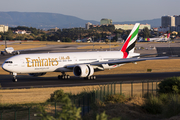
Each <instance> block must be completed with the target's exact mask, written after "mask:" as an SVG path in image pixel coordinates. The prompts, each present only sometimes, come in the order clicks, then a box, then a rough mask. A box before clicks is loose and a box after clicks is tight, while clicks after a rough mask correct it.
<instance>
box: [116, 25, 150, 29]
mask: <svg viewBox="0 0 180 120" xmlns="http://www.w3.org/2000/svg"><path fill="white" fill-rule="evenodd" d="M114 27H115V29H122V30H132V29H133V27H134V24H114ZM145 27H147V28H148V29H151V25H150V24H140V27H139V29H140V30H142V29H144V28H145Z"/></svg>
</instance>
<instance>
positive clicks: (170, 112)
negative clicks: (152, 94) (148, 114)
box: [163, 95, 180, 118]
mask: <svg viewBox="0 0 180 120" xmlns="http://www.w3.org/2000/svg"><path fill="white" fill-rule="evenodd" d="M165 105H166V106H165V109H164V110H163V115H164V116H165V117H168V118H169V117H172V116H175V115H178V114H179V113H180V96H179V95H170V96H169V103H168V104H165Z"/></svg>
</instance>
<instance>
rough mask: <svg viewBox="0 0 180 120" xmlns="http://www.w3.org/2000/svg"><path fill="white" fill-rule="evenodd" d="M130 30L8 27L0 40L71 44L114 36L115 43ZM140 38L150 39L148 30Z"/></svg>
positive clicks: (111, 26) (113, 28)
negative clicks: (52, 29)
mask: <svg viewBox="0 0 180 120" xmlns="http://www.w3.org/2000/svg"><path fill="white" fill-rule="evenodd" d="M16 30H25V31H28V32H29V33H30V34H15V33H14V32H13V31H16ZM130 31H131V30H122V29H115V27H114V25H108V26H107V25H102V26H97V27H90V29H88V30H86V29H85V28H81V27H80V28H68V29H67V28H64V29H58V30H57V31H56V32H54V31H53V32H52V31H43V30H40V29H36V28H32V27H25V26H18V27H10V28H9V30H8V32H5V33H2V32H0V40H40V41H57V40H61V41H62V42H72V41H75V40H77V39H84V38H87V37H92V36H94V41H98V40H105V39H107V37H108V36H109V35H114V37H113V38H112V39H111V41H117V40H118V38H122V39H124V40H125V39H126V38H127V37H128V35H129V33H130ZM139 36H140V37H150V36H151V34H150V31H149V30H148V28H144V30H142V31H141V32H140V33H139Z"/></svg>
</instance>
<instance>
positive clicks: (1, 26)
mask: <svg viewBox="0 0 180 120" xmlns="http://www.w3.org/2000/svg"><path fill="white" fill-rule="evenodd" d="M7 31H8V26H5V25H0V32H7Z"/></svg>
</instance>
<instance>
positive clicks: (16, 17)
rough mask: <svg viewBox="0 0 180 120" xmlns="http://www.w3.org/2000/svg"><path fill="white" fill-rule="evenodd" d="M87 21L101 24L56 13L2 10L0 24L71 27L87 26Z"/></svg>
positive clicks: (46, 27)
mask: <svg viewBox="0 0 180 120" xmlns="http://www.w3.org/2000/svg"><path fill="white" fill-rule="evenodd" d="M87 22H91V23H93V24H99V22H97V21H93V20H83V19H80V18H77V17H74V16H68V15H63V14H56V13H38V12H0V24H5V25H7V24H8V26H28V27H36V28H40V29H43V28H45V29H50V28H55V27H58V28H70V27H85V24H86V23H87Z"/></svg>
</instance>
